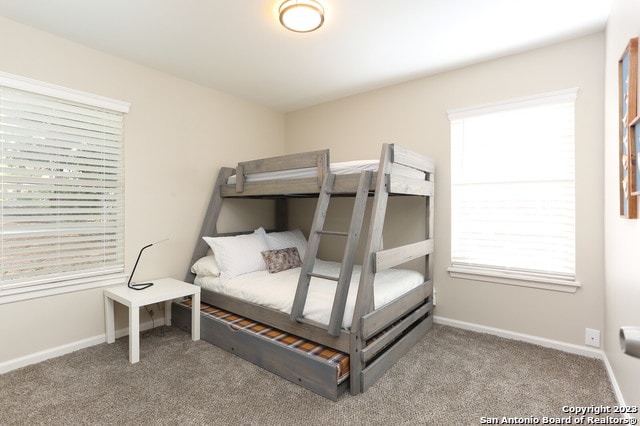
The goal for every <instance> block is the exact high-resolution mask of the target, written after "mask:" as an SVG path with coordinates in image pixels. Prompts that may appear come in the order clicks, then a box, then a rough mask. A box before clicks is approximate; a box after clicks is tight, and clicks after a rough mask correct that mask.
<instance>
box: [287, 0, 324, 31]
mask: <svg viewBox="0 0 640 426" xmlns="http://www.w3.org/2000/svg"><path fill="white" fill-rule="evenodd" d="M280 23H281V24H282V26H284V27H285V28H286V29H288V30H291V31H295V32H297V33H308V32H311V31H315V30H317V29H318V28H320V27H321V26H322V24H323V23H324V8H323V7H322V5H321V4H320V3H318V2H317V1H315V0H286V1H284V2H283V3H282V4H281V5H280Z"/></svg>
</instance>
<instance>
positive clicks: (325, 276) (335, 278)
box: [307, 272, 339, 281]
mask: <svg viewBox="0 0 640 426" xmlns="http://www.w3.org/2000/svg"><path fill="white" fill-rule="evenodd" d="M307 275H309V276H310V277H316V278H322V279H325V280H331V281H338V279H339V277H332V276H330V275H323V274H316V273H315V272H309V273H308V274H307Z"/></svg>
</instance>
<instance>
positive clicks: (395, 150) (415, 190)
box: [388, 145, 435, 197]
mask: <svg viewBox="0 0 640 426" xmlns="http://www.w3.org/2000/svg"><path fill="white" fill-rule="evenodd" d="M389 155H390V157H391V158H390V160H391V163H393V164H394V165H400V166H404V167H409V168H411V169H415V170H418V171H421V172H423V173H424V177H423V178H422V179H417V178H411V177H408V176H405V175H402V174H401V173H394V168H391V169H390V172H389V176H388V179H389V182H388V187H389V192H390V193H391V194H406V195H421V196H425V197H429V196H431V195H433V174H434V172H435V162H434V161H433V160H432V159H431V158H429V157H426V156H424V155H421V154H418V153H416V152H413V151H410V150H408V149H406V148H403V147H400V146H397V145H391V151H390V153H389Z"/></svg>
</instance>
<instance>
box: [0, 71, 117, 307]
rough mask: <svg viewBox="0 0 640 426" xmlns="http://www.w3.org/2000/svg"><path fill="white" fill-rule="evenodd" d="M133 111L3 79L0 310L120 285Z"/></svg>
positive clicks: (0, 96)
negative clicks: (127, 128) (110, 282)
mask: <svg viewBox="0 0 640 426" xmlns="http://www.w3.org/2000/svg"><path fill="white" fill-rule="evenodd" d="M127 111H128V104H124V103H122V102H119V101H113V100H109V99H106V98H101V97H97V96H93V95H89V94H84V93H81V92H76V91H72V90H69V89H64V88H60V87H57V86H50V85H46V84H43V83H39V82H35V81H32V80H27V79H22V78H19V77H15V76H9V75H7V74H0V143H1V145H2V160H1V162H0V170H1V175H0V176H1V178H0V179H1V182H0V185H1V191H2V192H1V193H2V197H1V200H0V211H1V213H2V239H1V255H2V256H1V258H2V264H1V270H2V278H1V279H2V281H0V303H1V302H7V301H13V300H20V299H23V298H29V297H34V296H36V295H43V293H42V291H45V290H48V291H49V293H45V294H54V293H55V292H61V291H71V290H73V289H78V288H87V287H86V285H87V283H88V282H93V283H94V286H95V285H104V279H105V277H107V278H108V277H110V276H111V277H114V276H115V275H118V274H120V277H121V275H122V273H123V269H124V253H123V238H124V196H123V195H124V173H123V159H122V157H123V146H122V143H123V118H124V113H125V112H127ZM101 282H102V284H99V283H101ZM95 283H98V284H95ZM82 286H85V287H82ZM63 287H66V288H65V289H63V290H61V288H63ZM56 288H57V289H58V290H55V291H53V292H51V290H52V289H56ZM33 292H36V293H35V294H34V293H33ZM28 293H31V294H30V295H28V296H25V294H28ZM20 295H22V296H20ZM16 297H17V298H16Z"/></svg>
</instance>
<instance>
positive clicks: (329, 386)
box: [172, 300, 349, 401]
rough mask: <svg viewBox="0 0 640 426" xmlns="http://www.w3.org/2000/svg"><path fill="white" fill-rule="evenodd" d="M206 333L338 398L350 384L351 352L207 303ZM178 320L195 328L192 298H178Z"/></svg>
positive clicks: (260, 363)
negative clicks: (301, 336)
mask: <svg viewBox="0 0 640 426" xmlns="http://www.w3.org/2000/svg"><path fill="white" fill-rule="evenodd" d="M200 322H201V324H200V333H201V336H200V337H201V339H202V340H206V341H207V342H209V343H212V344H214V345H216V346H218V347H220V348H222V349H224V350H226V351H228V352H231V353H233V354H235V355H238V356H240V357H241V358H243V359H245V360H247V361H249V362H251V363H253V364H255V365H257V366H259V367H262V368H264V369H265V370H268V371H270V372H272V373H275V374H277V375H279V376H280V377H283V378H285V379H287V380H289V381H291V382H293V383H295V384H297V385H300V386H303V387H305V388H307V389H309V390H311V391H313V392H315V393H317V394H319V395H322V396H324V397H325V398H329V399H332V400H334V401H335V400H337V399H338V397H339V396H340V395H341V394H342V392H344V391H345V390H346V389H348V386H349V380H347V379H348V375H349V372H348V370H349V357H348V355H346V354H343V353H341V352H337V351H335V350H333V349H330V348H327V347H324V346H321V345H317V344H315V343H313V342H309V341H307V340H304V339H301V338H299V337H297V336H293V335H291V334H287V333H285V332H283V331H280V330H277V329H273V328H270V327H267V326H265V325H262V324H259V323H256V322H254V321H252V320H248V319H245V318H242V317H239V316H237V315H235V314H232V313H229V312H226V311H223V310H220V309H217V308H216V307H213V306H210V305H207V304H204V303H202V304H201V308H200ZM172 324H173V325H174V326H175V327H178V328H180V329H182V330H185V331H187V332H191V301H190V300H185V301H182V302H174V303H173V304H172Z"/></svg>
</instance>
